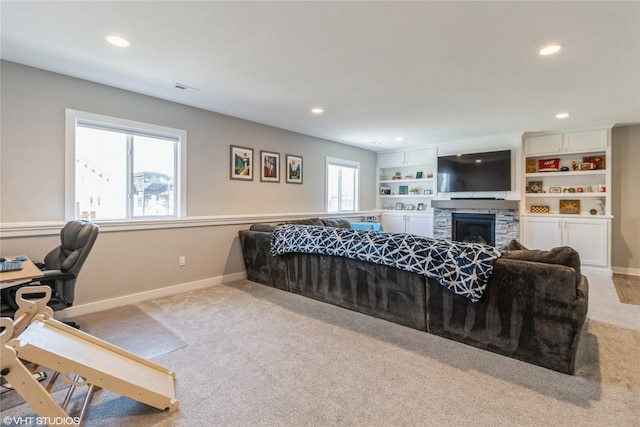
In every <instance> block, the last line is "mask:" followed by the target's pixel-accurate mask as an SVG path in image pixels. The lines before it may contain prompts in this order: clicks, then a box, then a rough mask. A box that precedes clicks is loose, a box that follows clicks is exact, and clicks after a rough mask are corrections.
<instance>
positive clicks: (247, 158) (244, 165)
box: [230, 145, 253, 181]
mask: <svg viewBox="0 0 640 427" xmlns="http://www.w3.org/2000/svg"><path fill="white" fill-rule="evenodd" d="M230 160H231V163H230V174H231V176H230V177H231V179H239V180H242V181H253V148H247V147H239V146H237V145H232V146H231V156H230Z"/></svg>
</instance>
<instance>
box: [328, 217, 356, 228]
mask: <svg viewBox="0 0 640 427" xmlns="http://www.w3.org/2000/svg"><path fill="white" fill-rule="evenodd" d="M321 221H322V225H324V226H325V227H334V228H351V223H350V222H349V221H348V220H346V219H344V218H322V219H321Z"/></svg>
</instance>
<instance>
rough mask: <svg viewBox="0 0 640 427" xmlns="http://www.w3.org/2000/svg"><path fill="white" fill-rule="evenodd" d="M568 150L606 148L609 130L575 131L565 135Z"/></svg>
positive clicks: (565, 144) (565, 146) (565, 145)
mask: <svg viewBox="0 0 640 427" xmlns="http://www.w3.org/2000/svg"><path fill="white" fill-rule="evenodd" d="M564 148H565V150H566V151H589V150H604V149H606V148H607V131H606V130H604V129H603V130H595V131H589V132H574V133H567V134H565V135H564Z"/></svg>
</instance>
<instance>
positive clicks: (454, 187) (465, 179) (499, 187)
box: [438, 150, 511, 193]
mask: <svg viewBox="0 0 640 427" xmlns="http://www.w3.org/2000/svg"><path fill="white" fill-rule="evenodd" d="M510 190H511V150H503V151H491V152H484V153H471V154H457V155H454V156H442V157H438V192H441V193H456V192H468V191H510Z"/></svg>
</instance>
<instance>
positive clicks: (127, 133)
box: [65, 110, 186, 220]
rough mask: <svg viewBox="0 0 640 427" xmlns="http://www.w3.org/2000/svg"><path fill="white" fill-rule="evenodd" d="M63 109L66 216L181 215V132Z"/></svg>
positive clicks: (183, 134)
mask: <svg viewBox="0 0 640 427" xmlns="http://www.w3.org/2000/svg"><path fill="white" fill-rule="evenodd" d="M66 113H67V124H66V126H67V129H66V131H67V152H66V174H67V177H66V212H65V216H66V218H67V219H68V220H71V219H77V218H90V219H96V220H123V219H143V218H144V219H152V218H162V219H164V218H175V217H181V216H185V213H186V212H185V211H186V210H185V203H184V201H185V197H186V194H185V190H184V189H185V178H184V171H185V168H184V162H185V161H186V156H185V153H186V132H185V131H183V130H179V129H171V128H166V127H161V126H156V125H150V124H146V123H138V122H132V121H129V120H123V119H116V118H112V117H106V116H99V115H96V114H91V113H84V112H81V111H74V110H67V112H66Z"/></svg>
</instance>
